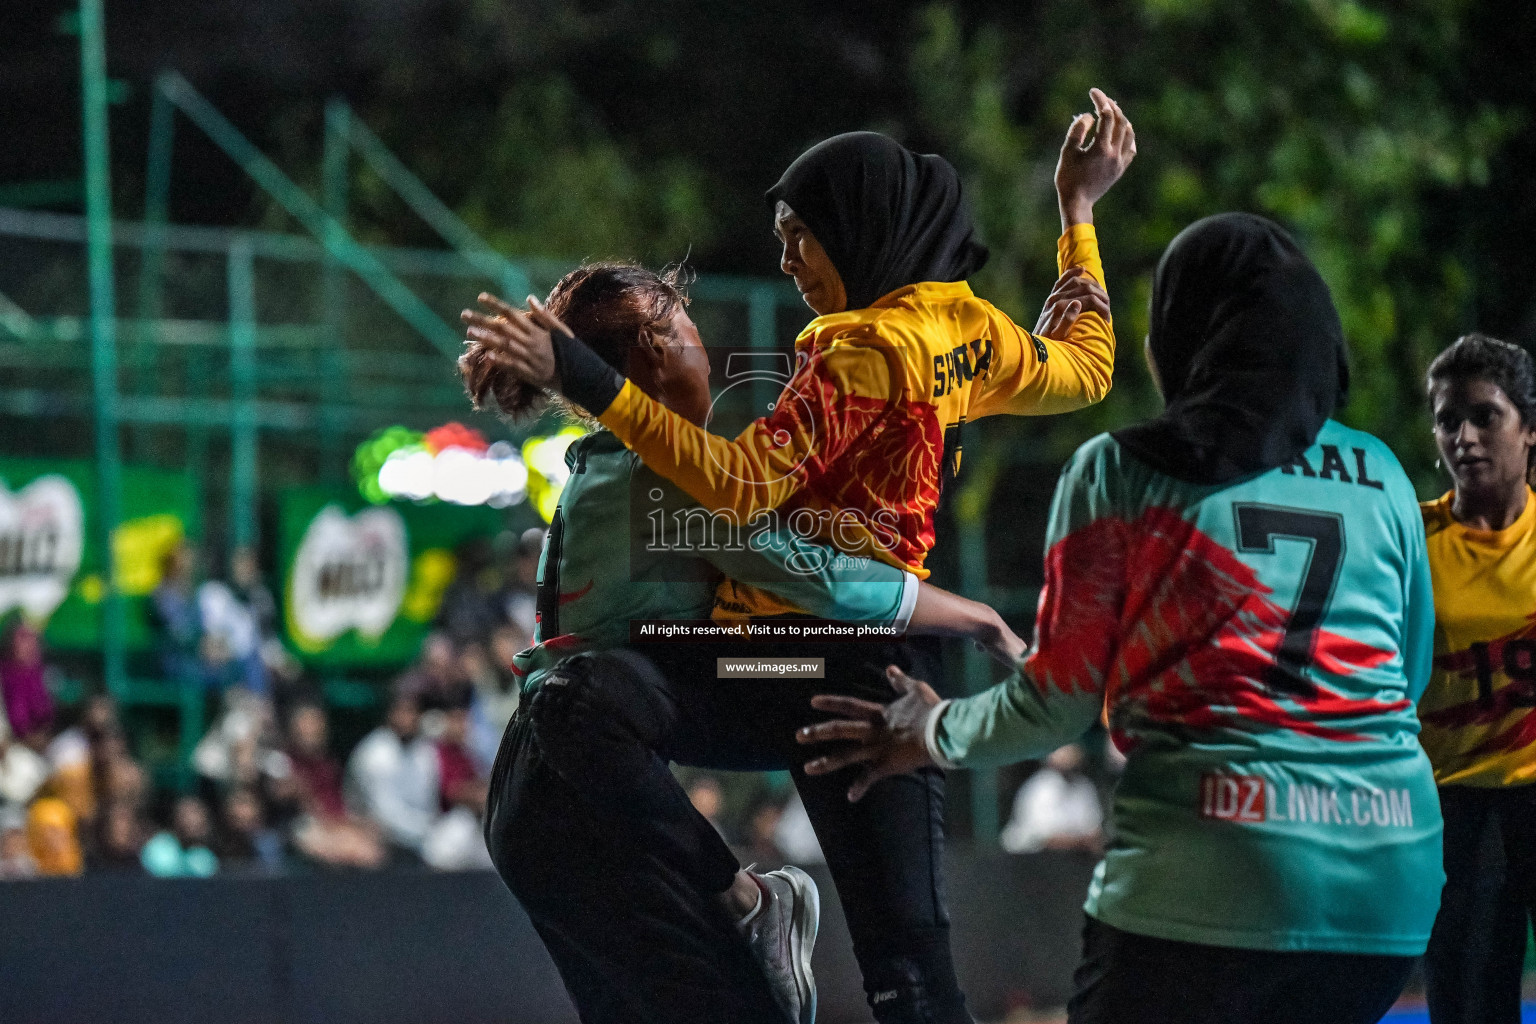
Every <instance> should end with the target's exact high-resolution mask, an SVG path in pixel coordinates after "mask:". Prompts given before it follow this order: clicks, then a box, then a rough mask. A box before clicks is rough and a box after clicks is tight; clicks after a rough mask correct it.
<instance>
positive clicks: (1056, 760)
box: [1002, 743, 1104, 853]
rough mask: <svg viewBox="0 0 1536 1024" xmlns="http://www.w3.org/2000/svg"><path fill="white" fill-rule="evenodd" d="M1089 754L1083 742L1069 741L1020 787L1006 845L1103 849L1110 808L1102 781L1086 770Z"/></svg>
mask: <svg viewBox="0 0 1536 1024" xmlns="http://www.w3.org/2000/svg"><path fill="white" fill-rule="evenodd" d="M1084 760H1085V758H1084V755H1083V748H1082V747H1080V746H1078V745H1077V744H1076V743H1069V744H1067V745H1066V746H1064V747H1061V748H1059V749H1057V750H1056V751H1054V752H1053V753H1052V754H1051V756H1050V757H1048V758H1046V759H1045V764H1043V765H1041V766H1040V769H1039V770H1038V771H1036V772H1035V774H1033V775H1031V776H1030V777H1029V778H1028V779H1027V780H1026V781H1025V783H1024V785H1022V786H1020V787H1019V791H1018V793H1017V794H1016V795H1015V796H1014V798H1013V814H1012V815H1011V816H1010V817H1009V819H1008V824H1007V826H1006V827H1005V828H1004V829H1003V834H1002V844H1003V849H1005V850H1007V851H1008V852H1009V853H1038V852H1039V851H1041V850H1085V851H1088V852H1091V853H1101V852H1103V850H1102V847H1103V841H1104V832H1103V826H1104V810H1103V807H1102V805H1101V804H1100V803H1099V791H1098V787H1097V786H1095V785H1094V784H1093V780H1092V779H1090V778H1089V777H1088V774H1087V773H1086V772H1085V771H1084V770H1083V764H1084Z"/></svg>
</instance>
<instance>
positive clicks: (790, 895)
mask: <svg viewBox="0 0 1536 1024" xmlns="http://www.w3.org/2000/svg"><path fill="white" fill-rule="evenodd" d="M752 874H753V876H754V877H756V878H757V880H758V881H759V882H760V883H762V887H763V889H764V890H765V891H764V893H763V899H764V906H763V907H762V909H761V910H760V911H759V912H758V914H757V916H756V917H754V918H752V920H751V921H750V922H748V923H747V925H746V936H747V943H748V945H750V946H751V947H752V953H753V955H755V956H756V957H757V959H758V961H759V962H760V963H761V964H762V965H763V973H765V974H766V975H767V976H768V984H769V985H770V986H771V987H772V988H773V996H774V999H775V1000H776V1001H777V1002H778V1004H779V1006H780V1007H781V1008H782V1009H783V1010H784V1013H785V1016H786V1017H788V1019H789V1020H791V1021H794V1022H795V1024H814V1022H815V1020H816V979H815V978H813V977H812V976H811V949H812V948H813V947H814V946H815V945H816V929H817V927H818V926H819V925H820V923H821V894H820V893H819V892H817V890H816V883H815V881H813V880H812V878H811V876H810V875H808V874H806V873H805V872H804V871H801V870H800V869H799V868H797V867H788V866H786V867H783V868H780V869H779V870H777V871H770V872H768V873H767V874H759V873H757V872H755V871H754V872H752Z"/></svg>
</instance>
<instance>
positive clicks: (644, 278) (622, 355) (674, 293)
mask: <svg viewBox="0 0 1536 1024" xmlns="http://www.w3.org/2000/svg"><path fill="white" fill-rule="evenodd" d="M683 278H684V271H683V269H682V268H681V267H672V268H669V269H668V270H666V271H665V272H663V273H661V274H657V273H655V272H654V271H651V270H647V269H646V268H645V267H642V266H640V265H639V264H638V263H627V262H617V261H615V262H602V263H584V264H582V265H581V266H579V267H577V268H576V269H575V270H573V271H571V272H570V273H569V274H566V275H565V276H564V277H562V278H561V279H560V281H559V283H558V284H556V285H555V286H554V288H552V289H550V292H549V297H548V298H547V299H545V300H544V305H545V307H546V308H547V309H548V310H549V312H550V313H551V314H553V315H554V316H556V317H558V318H559V319H560V320H561V321H562V322H563V323H564V324H565V325H566V326H567V327H569V328H570V329H571V331H572V332H573V333H575V335H576V337H578V338H580V339H581V340H582V341H583V342H585V343H586V344H587V346H588V347H589V348H591V349H592V351H594V352H596V353H597V355H598V357H599V358H601V359H602V360H603V362H605V363H607V364H608V365H609V366H611V367H613V368H614V369H615V370H618V371H619V372H620V373H624V372H625V371H626V362H627V358H628V354H629V349H630V346H632V345H634V344H635V343H636V341H637V340H638V339H639V337H640V332H641V331H642V330H645V329H647V328H649V329H651V330H653V331H658V332H663V333H664V332H665V331H666V330H667V329H668V327H669V326H670V324H671V322H672V317H673V316H675V315H676V313H677V311H678V310H679V309H680V308H682V307H684V306H686V305H687V304H688V297H687V295H686V294H685V293H684V292H683ZM459 373H460V374H461V375H462V376H463V378H464V389H465V390H466V391H468V392H469V397H470V399H471V400H472V401H473V402H474V404H475V408H476V409H480V408H484V407H485V406H487V405H489V404H491V403H492V402H494V403H495V406H496V408H497V409H498V410H500V412H501V413H502V414H503V415H505V416H511V417H522V416H526V415H529V414H531V413H533V412H536V411H537V409H538V407H539V405H540V400H541V399H542V398H543V397H544V395H543V394H542V392H540V390H539V389H537V388H534V387H531V386H529V385H528V384H526V383H524V382H523V381H520V380H518V379H517V378H516V377H513V376H512V375H511V374H508V373H505V372H500V371H498V370H497V368H496V366H495V364H494V363H493V362H492V361H491V360H490V358H489V356H488V354H487V353H486V352H485V351H484V350H483V349H480V348H475V349H472V350H471V351H469V352H466V353H465V354H464V355H463V356H461V357H460V358H459ZM573 411H574V409H573Z"/></svg>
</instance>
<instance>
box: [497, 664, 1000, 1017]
mask: <svg viewBox="0 0 1536 1024" xmlns="http://www.w3.org/2000/svg"><path fill="white" fill-rule="evenodd" d="M744 653H749V654H750V655H751V656H754V657H770V656H784V655H786V654H787V655H789V656H798V657H805V656H806V655H807V654H813V655H814V656H824V657H826V678H825V679H750V680H743V679H717V678H715V658H716V657H719V656H734V655H740V654H744ZM889 662H895V663H897V664H901V665H903V667H910V668H914V669H917V666H915V664H914V660H913V654H912V651H911V650H910V648H908V647H907V646H906V645H897V644H842V645H836V650H828V649H826V648H822V649H819V650H816V651H814V652H809V651H807V650H806V649H805V648H803V647H801V648H798V649H791V650H789V651H776V650H772V649H770V648H768V647H767V646H766V645H753V646H752V647H751V648H750V649H748V650H747V651H745V652H744V651H735V650H729V649H726V648H725V647H723V646H721V647H715V646H713V645H700V647H699V648H696V649H694V650H689V649H687V648H683V647H681V646H678V645H667V646H664V647H663V646H659V645H658V646H657V647H655V648H647V650H646V657H641V656H640V655H638V654H635V653H631V652H622V651H621V652H608V653H604V654H597V655H582V656H578V657H577V658H575V659H571V660H570V661H568V662H566V663H564V664H563V665H562V667H561V668H559V669H557V670H556V671H555V672H553V673H551V677H549V678H548V679H547V680H546V682H545V683H544V685H543V686H542V687H541V688H540V689H539V690H538V692H537V693H535V694H534V696H533V697H532V699H531V700H530V701H528V702H527V712H526V715H523V714H520V715H519V717H518V719H515V720H514V724H513V727H512V728H511V729H510V730H509V732H508V739H507V740H506V741H504V743H503V752H502V757H501V761H503V762H508V761H512V760H514V758H509V757H508V752H507V748H508V745H509V744H511V745H516V746H519V747H526V746H527V745H528V742H529V739H530V736H531V738H533V739H534V741H535V742H536V746H537V751H536V753H535V754H530V753H524V754H523V755H522V760H521V761H517V762H516V764H498V769H497V772H496V777H495V778H493V780H492V784H491V796H490V807H489V813H488V817H487V841H488V842H489V844H490V848H491V853H492V857H493V859H494V860H495V862H496V866H497V869H498V870H499V871H500V872H501V874H502V877H503V878H504V879H506V881H507V884H508V885H509V887H511V889H512V891H513V892H514V894H516V895H517V896H518V898H519V899H520V900H522V901H523V904H524V907H525V908H526V909H527V910H528V912H529V916H530V917H531V918H533V921H534V924H535V926H536V927H537V928H539V930H540V933H541V934H546V933H554V934H558V935H559V937H560V940H561V941H563V942H564V943H565V948H563V949H558V948H557V945H556V944H555V943H550V944H549V945H550V952H551V954H552V955H553V956H554V957H555V959H556V962H557V964H559V966H560V969H561V972H562V976H563V977H564V979H565V981H566V984H567V987H568V988H569V989H570V990H571V992H572V996H573V998H575V999H576V1000H577V1002H578V1005H579V1006H581V1005H582V1003H583V1002H584V1001H585V1002H587V1003H594V1002H596V1000H595V998H593V996H590V995H587V996H584V994H583V991H582V986H583V985H590V986H593V987H600V988H607V989H612V988H621V989H627V990H632V989H635V988H643V987H644V986H646V985H648V984H650V982H649V980H648V979H649V976H650V972H649V971H648V970H647V969H646V968H645V967H644V966H643V965H642V961H641V960H640V957H641V956H642V955H643V956H644V957H645V958H646V959H650V958H653V957H658V956H660V957H663V958H668V959H670V958H673V957H674V956H681V955H682V953H683V952H686V951H688V950H695V951H696V955H695V956H694V962H693V963H692V964H691V965H690V967H689V969H688V976H689V977H690V978H691V979H692V980H693V982H694V984H695V986H696V987H702V988H703V989H707V990H709V991H711V992H713V991H724V990H727V989H732V990H734V989H735V988H737V987H738V985H739V978H738V972H736V969H735V968H733V967H732V966H731V965H730V963H726V964H725V966H724V967H720V966H710V965H708V964H707V963H705V960H706V959H707V953H708V949H709V948H710V946H711V945H718V944H721V943H725V944H727V945H729V944H732V939H733V937H732V936H727V935H726V933H725V932H724V931H722V926H721V925H720V923H719V915H718V914H717V913H715V912H714V911H712V910H711V908H713V906H714V894H717V893H720V892H722V891H724V889H726V888H727V887H728V886H729V885H730V882H731V879H732V877H733V876H734V874H735V872H736V871H737V869H738V867H739V865H738V863H737V861H736V858H735V857H734V856H733V855H732V854H731V852H730V850H729V849H727V847H726V846H725V844H724V842H723V841H722V840H721V839H720V837H719V835H718V834H717V833H716V832H715V830H714V827H713V826H712V825H710V823H709V822H708V821H707V820H705V819H704V818H703V817H702V816H700V815H699V814H698V812H696V811H695V810H694V809H693V806H692V805H691V804H690V803H689V801H688V797H687V794H686V793H685V792H684V791H683V790H682V788H681V787H680V786H679V785H678V784H677V781H676V780H675V779H674V778H673V776H672V773H671V771H670V770H669V768H668V766H667V762H668V761H675V762H677V763H679V764H685V765H691V766H697V767H706V768H716V769H723V770H742V771H754V770H779V769H785V768H787V769H789V770H790V772H791V773H792V776H793V778H794V781H795V785H796V787H797V788H798V790H799V792H800V797H801V799H802V801H803V802H804V803H805V808H806V812H807V813H808V814H809V816H810V818H811V821H812V823H813V825H814V826H815V828H816V834H817V837H818V839H819V840H820V842H821V846H822V850H823V852H824V853H825V854H826V857H827V866H828V868H829V870H830V871H831V873H832V877H833V879H834V881H835V882H836V884H837V887H838V893H839V896H840V897H841V902H842V905H843V912H844V915H845V916H846V918H847V921H848V929H849V932H850V933H851V935H852V938H853V945H854V953H855V955H856V956H857V957H858V960H859V966H860V968H861V970H862V972H863V975H864V987H865V993H866V998H867V999H868V1001H869V1003H870V1005H871V1008H872V1010H873V1012H874V1015H875V1018H876V1019H877V1020H878V1021H880V1022H881V1024H897V1022H903V1024H905V1022H913V1024H917V1022H921V1024H970V1021H971V1018H970V1016H969V1014H967V1013H966V1011H965V1007H964V998H963V997H962V995H961V993H960V989H959V985H958V983H957V981H956V979H955V973H954V966H953V963H952V962H951V958H950V949H949V918H948V914H947V911H946V910H945V906H944V892H943V878H942V871H941V864H942V857H943V842H944V835H943V776H942V774H940V773H939V772H936V771H927V772H923V773H920V774H916V775H908V776H903V777H899V778H893V779H888V780H885V781H884V782H882V783H880V784H879V785H878V786H876V787H875V788H874V789H872V790H871V791H870V793H869V794H868V795H866V796H865V797H864V799H863V800H861V801H860V802H859V803H857V804H850V803H849V802H848V799H847V796H846V793H847V787H848V784H849V781H850V780H849V778H848V776H847V775H846V774H839V775H837V776H830V777H821V778H809V777H807V776H806V775H805V774H804V773H803V771H801V765H802V763H803V762H804V761H805V760H806V759H807V758H808V757H809V756H810V753H811V752H810V751H809V750H808V749H807V748H803V747H801V746H799V744H797V743H796V742H795V739H794V733H795V730H796V729H797V728H798V727H799V726H801V725H804V724H807V723H808V722H812V721H817V720H820V719H822V718H824V717H825V716H823V715H821V714H819V713H818V712H816V711H814V710H813V709H812V708H811V707H810V698H811V696H812V695H814V694H817V693H845V694H850V695H854V696H862V697H866V698H870V699H880V700H888V699H889V698H890V696H891V692H890V689H889V687H888V686H887V685H886V684H885V681H884V675H883V667H884V665H885V664H887V663H889ZM931 668H932V666H924V667H923V668H921V669H917V670H919V671H924V672H927V673H929V674H930V675H931ZM534 761H537V762H538V766H537V767H535V766H534V765H533V762H534ZM516 765H523V767H522V768H518V767H516ZM556 778H558V780H560V781H559V782H558V783H556V782H555V781H554V779H556ZM551 802H553V803H555V804H556V805H557V806H556V807H555V808H549V807H548V805H549V804H550V803H551ZM552 814H553V815H554V816H557V817H559V818H561V819H562V820H563V822H564V824H560V825H558V826H556V827H551V823H550V817H551V815H552ZM589 834H590V835H601V836H603V837H606V839H605V840H604V841H603V845H602V846H601V849H603V850H604V851H605V852H604V853H603V854H602V856H603V857H606V858H610V859H611V858H619V857H628V858H631V859H632V860H633V864H630V865H628V866H624V867H622V868H620V869H618V870H621V871H622V873H623V875H625V876H628V875H630V874H632V873H633V874H642V875H644V876H645V880H644V881H643V882H641V883H635V882H633V881H630V882H623V883H620V884H618V885H616V886H614V887H610V889H609V890H607V891H606V894H598V893H596V892H595V891H594V889H595V887H594V884H593V883H591V882H590V881H588V880H585V879H582V878H580V877H577V876H579V875H580V874H581V873H582V872H584V871H587V870H593V869H594V867H593V866H592V864H593V862H592V859H591V857H590V856H588V855H586V854H584V853H583V852H582V851H581V850H578V849H574V848H573V847H574V846H577V845H580V844H583V843H586V842H588V841H589ZM622 851H629V852H627V853H626V852H622ZM635 884H639V885H641V887H642V888H645V889H646V890H648V891H650V890H654V892H655V894H656V895H655V899H654V901H653V902H652V904H651V905H650V906H648V907H646V908H645V909H644V914H643V915H642V914H639V913H638V910H637V909H636V912H635V913H631V910H630V909H626V907H627V905H628V904H631V903H632V902H633V900H632V897H631V896H630V895H629V894H628V893H627V891H626V889H627V888H628V887H630V886H632V885H635ZM567 889H576V890H580V891H581V892H583V893H584V894H586V895H587V896H590V897H591V899H589V900H588V901H587V902H585V903H582V902H581V901H573V900H571V899H569V898H568V894H567V892H566V891H565V890H567ZM636 916H640V917H644V920H639V921H635V922H629V921H628V919H629V918H631V917H636ZM599 918H601V922H602V923H601V924H599V923H598V922H599ZM658 922H660V923H658ZM631 923H633V924H634V925H635V928H634V930H633V931H632V933H626V932H627V930H629V929H630V927H631ZM649 925H655V927H648V926H649ZM598 929H601V930H602V931H603V932H604V933H605V934H604V935H602V936H600V937H599V936H593V937H592V938H586V937H584V936H586V935H587V933H588V932H593V931H596V930H598ZM674 939H676V940H677V941H678V943H679V945H678V948H677V951H676V952H668V951H666V950H664V949H663V948H662V947H663V946H664V945H665V944H666V943H668V942H671V941H673V940H674ZM599 941H600V942H601V943H602V944H604V949H605V950H606V949H608V948H609V947H611V949H612V952H601V951H594V950H589V949H588V948H587V944H589V943H596V942H599ZM736 944H738V945H739V942H737V943H736ZM626 948H627V949H629V950H631V953H630V955H631V957H633V958H634V961H633V963H634V967H633V969H629V970H626V969H625V967H624V965H623V964H622V963H616V962H615V960H616V959H617V958H619V957H621V956H622V951H623V950H624V949H626ZM642 951H643V953H642ZM727 960H729V957H727ZM679 971H681V968H680V969H679ZM573 979H577V980H576V981H575V982H574V983H573ZM582 979H587V980H582ZM612 998H615V999H617V998H618V997H617V996H613V997H612ZM647 998H650V999H651V1001H652V1002H653V1003H654V998H653V997H647ZM705 998H714V997H713V996H707V997H705ZM636 1005H642V1004H641V1003H640V1002H637V1003H636ZM677 1005H682V1004H677ZM582 1010H583V1014H584V1017H583V1019H584V1020H592V1021H598V1020H609V1019H614V1020H617V1019H621V1017H622V1015H617V1016H611V1017H600V1016H591V1017H588V1016H586V1013H587V1009H586V1007H585V1006H582ZM671 1012H672V1013H673V1014H674V1015H673V1016H672V1017H671V1018H665V1015H664V1014H663V1015H661V1018H662V1019H671V1020H679V1021H681V1020H690V1019H694V1018H692V1017H685V1016H679V1015H677V1014H678V1013H680V1012H682V1011H680V1010H673V1011H671ZM741 1012H742V1013H743V1014H745V1013H748V1012H751V1011H750V1008H744V1009H743V1010H741ZM630 1019H634V1020H649V1019H652V1018H651V1017H649V1016H640V1015H638V1014H634V1013H632V1015H631V1017H630ZM713 1019H714V1020H716V1021H725V1020H732V1019H738V1018H733V1017H729V1016H726V1015H724V1014H722V1013H720V1012H716V1013H715V1014H714V1016H713ZM739 1019H742V1020H752V1019H756V1018H753V1017H749V1016H742V1017H740V1018H739Z"/></svg>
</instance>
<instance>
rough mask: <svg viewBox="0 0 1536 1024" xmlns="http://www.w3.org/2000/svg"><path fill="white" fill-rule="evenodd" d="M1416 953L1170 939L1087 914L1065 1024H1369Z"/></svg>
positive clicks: (1393, 996) (1391, 998)
mask: <svg viewBox="0 0 1536 1024" xmlns="http://www.w3.org/2000/svg"><path fill="white" fill-rule="evenodd" d="M1413 964H1414V958H1413V957H1406V956H1370V955H1366V954H1358V953H1271V952H1266V951H1262V950H1254V949H1232V948H1229V947H1226V946H1205V945H1200V944H1197V943H1193V942H1173V941H1170V940H1168V939H1154V938H1150V937H1148V936H1145V935H1133V934H1131V933H1130V932H1125V931H1121V930H1120V929H1118V928H1112V927H1110V926H1109V925H1107V924H1104V923H1103V922H1101V921H1095V920H1094V919H1093V918H1089V919H1088V924H1087V925H1086V926H1085V927H1084V929H1083V960H1082V963H1081V964H1080V965H1079V966H1078V968H1077V974H1076V975H1075V976H1074V977H1073V983H1074V986H1075V988H1076V994H1075V995H1073V997H1072V1002H1071V1003H1070V1004H1069V1005H1068V1007H1067V1021H1068V1024H1132V1022H1134V1024H1376V1022H1377V1021H1379V1020H1381V1018H1382V1015H1383V1014H1385V1013H1386V1012H1387V1011H1388V1010H1389V1009H1391V1007H1392V1004H1393V1003H1394V1002H1395V1001H1396V1000H1397V997H1398V995H1399V994H1400V993H1401V992H1402V990H1403V985H1405V984H1406V983H1407V981H1408V975H1409V973H1410V972H1411V971H1412V970H1413Z"/></svg>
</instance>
